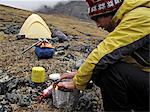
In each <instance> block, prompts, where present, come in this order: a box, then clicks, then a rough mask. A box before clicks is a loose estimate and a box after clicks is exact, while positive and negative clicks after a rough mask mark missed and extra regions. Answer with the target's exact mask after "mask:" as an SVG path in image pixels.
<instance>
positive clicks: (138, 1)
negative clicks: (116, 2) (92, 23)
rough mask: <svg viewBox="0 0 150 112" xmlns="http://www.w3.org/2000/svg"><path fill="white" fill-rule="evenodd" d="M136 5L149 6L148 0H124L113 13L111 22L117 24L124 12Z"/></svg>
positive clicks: (136, 6) (149, 1) (149, 0)
mask: <svg viewBox="0 0 150 112" xmlns="http://www.w3.org/2000/svg"><path fill="white" fill-rule="evenodd" d="M138 7H148V8H150V0H124V1H123V3H122V5H121V6H120V8H119V9H118V10H117V12H116V14H115V15H114V17H113V19H112V23H113V24H114V25H115V24H117V23H118V22H120V20H121V19H122V17H123V16H124V15H125V14H126V13H128V12H130V11H131V10H133V9H135V8H138Z"/></svg>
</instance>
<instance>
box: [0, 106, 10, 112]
mask: <svg viewBox="0 0 150 112" xmlns="http://www.w3.org/2000/svg"><path fill="white" fill-rule="evenodd" d="M0 112H12V107H11V106H10V105H0Z"/></svg>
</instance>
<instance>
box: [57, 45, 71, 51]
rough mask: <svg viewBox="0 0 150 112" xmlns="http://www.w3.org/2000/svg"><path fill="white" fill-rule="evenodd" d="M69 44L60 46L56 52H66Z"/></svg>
mask: <svg viewBox="0 0 150 112" xmlns="http://www.w3.org/2000/svg"><path fill="white" fill-rule="evenodd" d="M69 46H70V45H69V44H68V45H61V46H58V47H57V48H56V50H57V51H63V50H67V49H68V48H69Z"/></svg>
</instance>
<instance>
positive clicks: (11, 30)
mask: <svg viewBox="0 0 150 112" xmlns="http://www.w3.org/2000/svg"><path fill="white" fill-rule="evenodd" d="M19 30H20V27H19V26H18V25H17V24H15V23H12V24H7V25H5V26H3V27H0V31H3V32H4V33H5V34H18V33H19Z"/></svg>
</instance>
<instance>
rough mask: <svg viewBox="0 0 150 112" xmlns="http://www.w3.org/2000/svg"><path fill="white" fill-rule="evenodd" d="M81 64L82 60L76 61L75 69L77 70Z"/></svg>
mask: <svg viewBox="0 0 150 112" xmlns="http://www.w3.org/2000/svg"><path fill="white" fill-rule="evenodd" d="M83 62H84V59H80V60H78V61H76V66H75V69H79V68H80V66H81V65H82V63H83Z"/></svg>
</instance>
